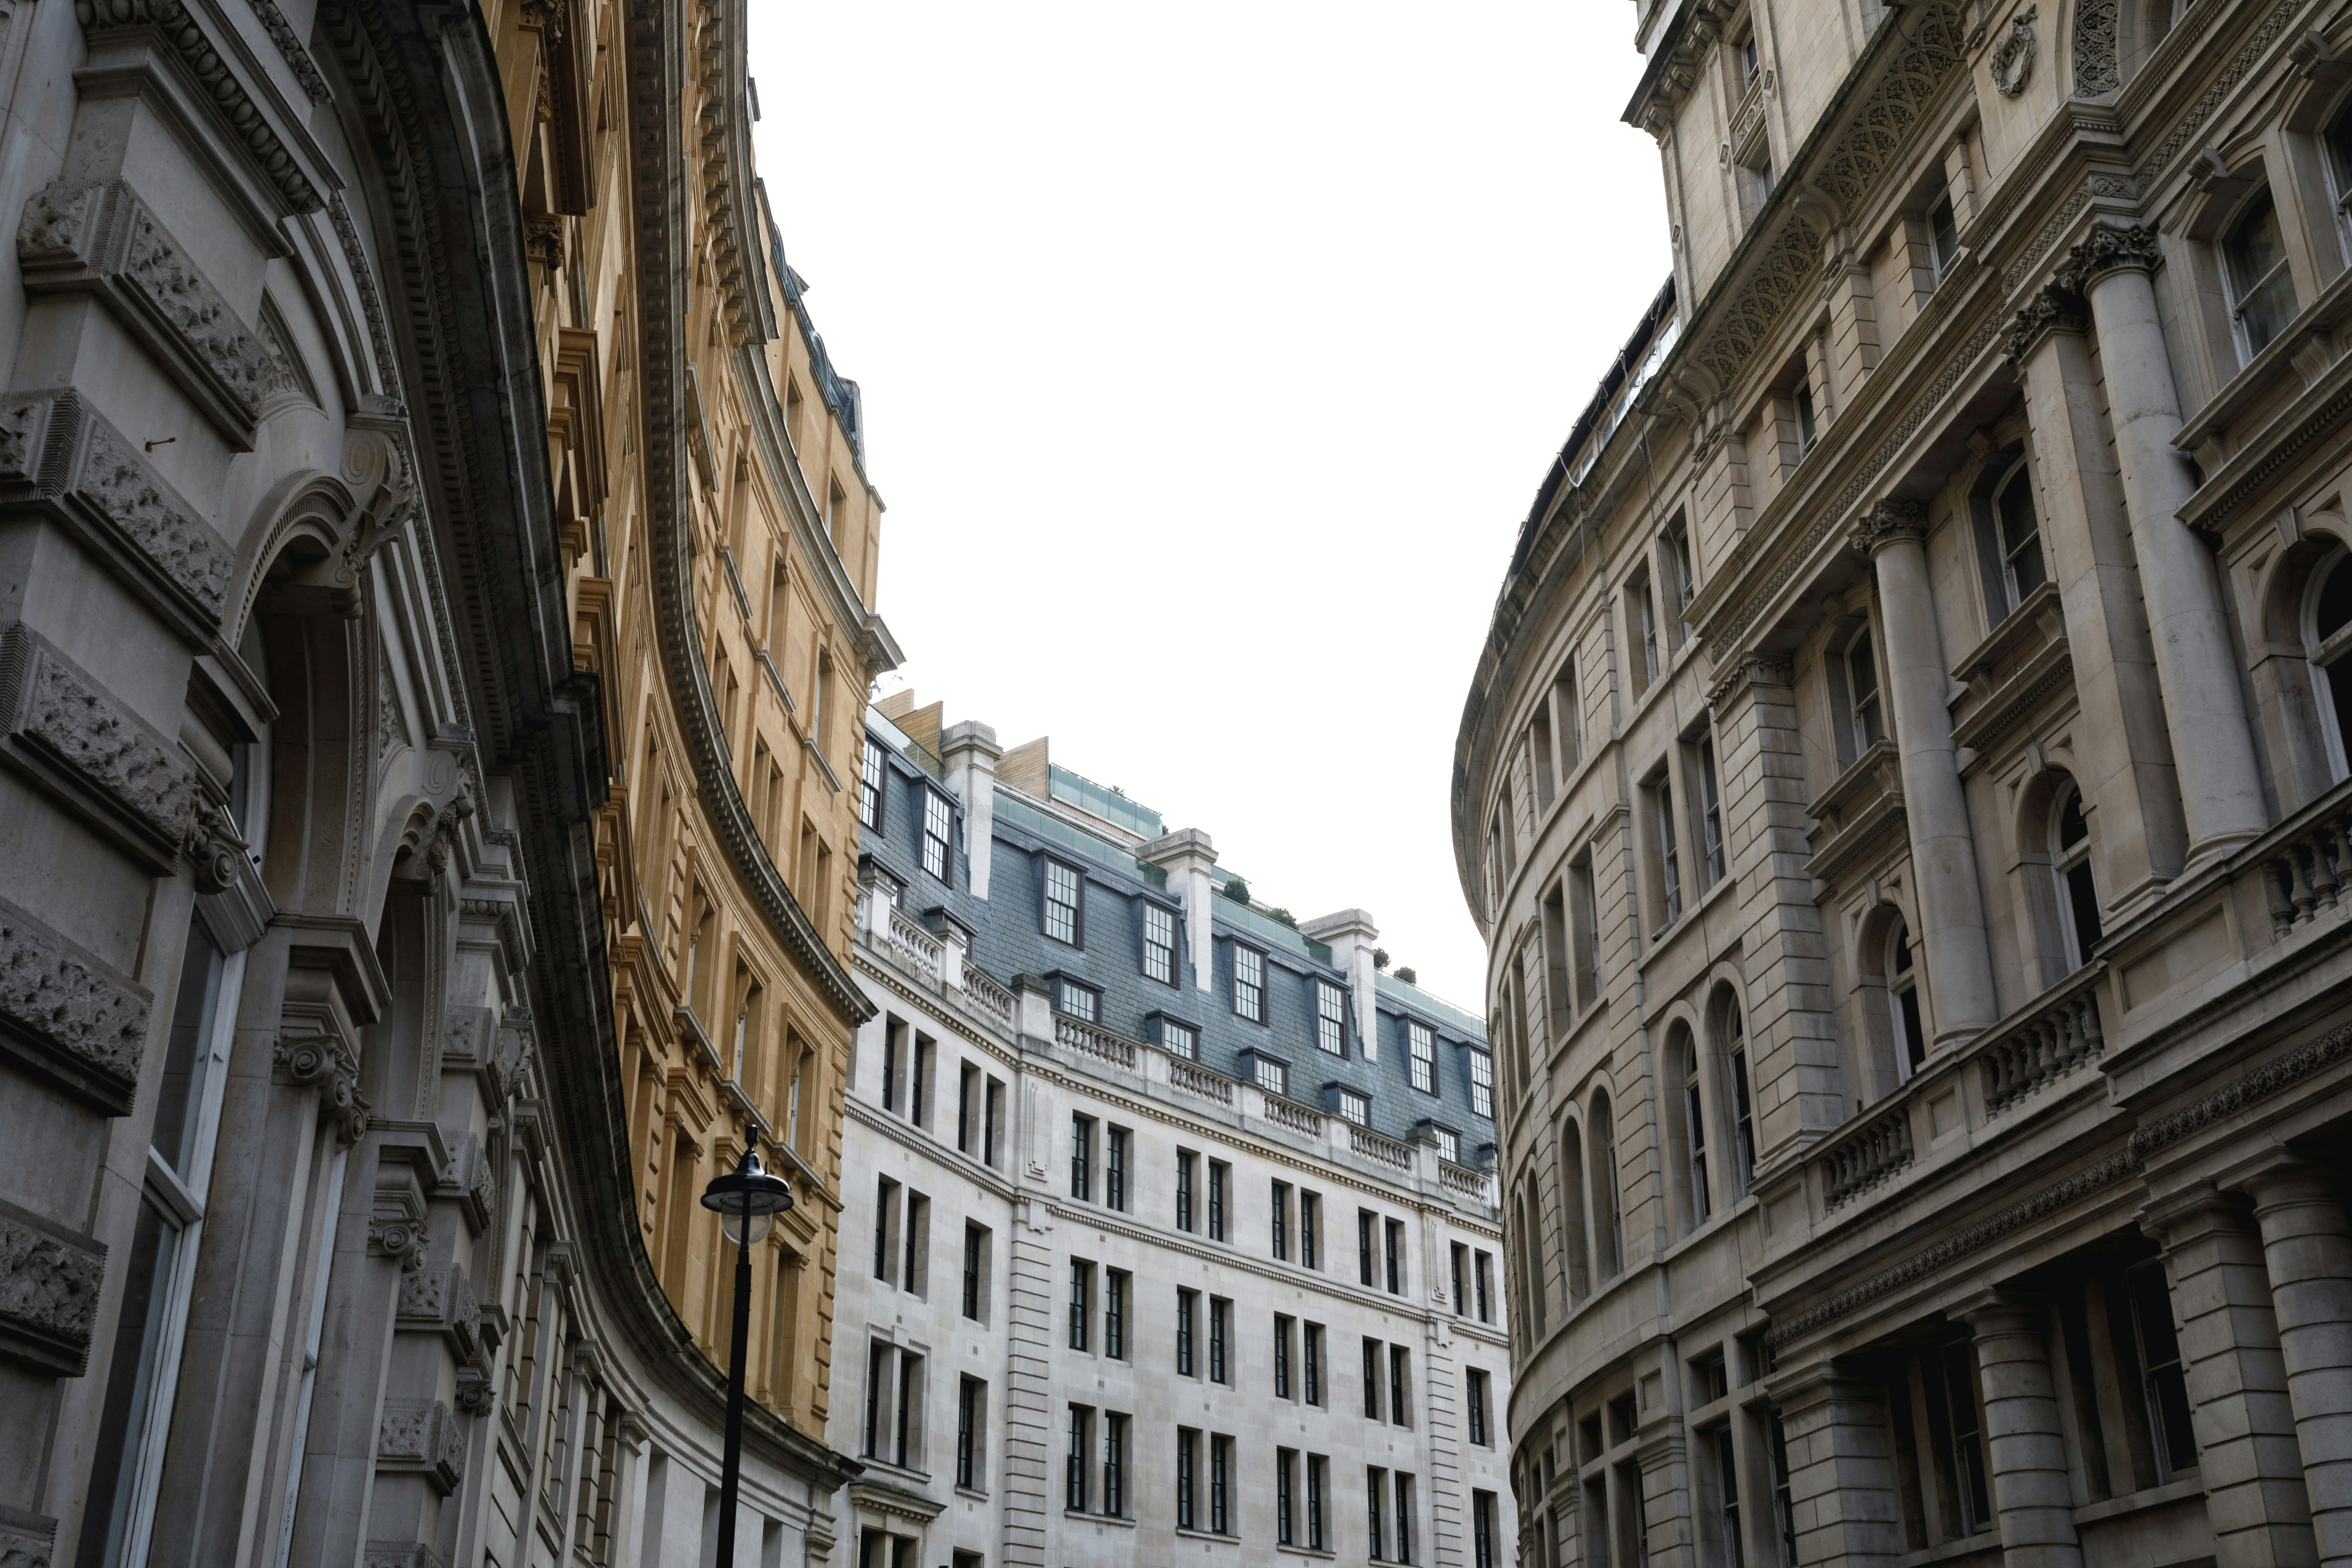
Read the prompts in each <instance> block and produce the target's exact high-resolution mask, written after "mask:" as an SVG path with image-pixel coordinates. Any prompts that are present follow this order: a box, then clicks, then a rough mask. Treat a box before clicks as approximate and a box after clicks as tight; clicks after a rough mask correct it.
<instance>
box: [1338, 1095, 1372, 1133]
mask: <svg viewBox="0 0 2352 1568" xmlns="http://www.w3.org/2000/svg"><path fill="white" fill-rule="evenodd" d="M1339 1115H1340V1117H1341V1118H1342V1119H1343V1120H1345V1121H1352V1122H1354V1123H1355V1124H1356V1125H1357V1126H1359V1127H1370V1125H1371V1124H1372V1102H1371V1101H1370V1100H1366V1099H1365V1098H1364V1097H1363V1096H1362V1095H1360V1094H1358V1093H1357V1092H1356V1091H1355V1090H1354V1089H1341V1090H1339Z"/></svg>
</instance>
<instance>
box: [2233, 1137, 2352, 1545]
mask: <svg viewBox="0 0 2352 1568" xmlns="http://www.w3.org/2000/svg"><path fill="white" fill-rule="evenodd" d="M2247 1186H2248V1187H2250V1188H2251V1189H2252V1192H2253V1194H2254V1219H2255V1221H2256V1223H2257V1224H2259V1225H2260V1226H2262V1234H2263V1263H2264V1265H2265V1266H2266V1267H2267V1268H2268V1269H2269V1271H2270V1280H2271V1307H2272V1310H2273V1315H2274V1316H2275V1317H2276V1319H2277V1320H2278V1337H2279V1352H2280V1356H2281V1359H2282V1360H2283V1361H2284V1363H2285V1367H2286V1391H2287V1399H2288V1403H2289V1404H2290V1405H2293V1407H2294V1432H2295V1438H2296V1441H2297V1444H2298V1446H2299V1447H2301V1448H2302V1450H2303V1485H2304V1490H2305V1495H2306V1498H2307V1500H2308V1501H2309V1502H2310V1504H2311V1529H2312V1534H2313V1536H2314V1537H2315V1539H2316V1541H2317V1543H2318V1547H2319V1561H2320V1562H2321V1563H2326V1564H2328V1565H2329V1568H2340V1565H2342V1564H2347V1563H2352V1226H2347V1223H2346V1219H2345V1213H2344V1205H2343V1203H2342V1202H2341V1201H2340V1200H2339V1199H2338V1198H2337V1197H2336V1191H2335V1188H2334V1186H2333V1184H2331V1183H2330V1182H2329V1181H2328V1179H2327V1178H2326V1175H2324V1174H2323V1173H2320V1172H2318V1171H2315V1170H2314V1169H2312V1168H2310V1167H2309V1166H2305V1165H2300V1164H2287V1165H2282V1166H2279V1167H2275V1168H2273V1169H2272V1170H2269V1171H2265V1172H2263V1173H2262V1174H2261V1175H2259V1176H2256V1177H2254V1178H2253V1179H2252V1180H2251V1181H2249V1182H2248V1183H2247Z"/></svg>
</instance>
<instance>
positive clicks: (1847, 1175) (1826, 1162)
mask: <svg viewBox="0 0 2352 1568" xmlns="http://www.w3.org/2000/svg"><path fill="white" fill-rule="evenodd" d="M1815 1159H1816V1161H1817V1163H1819V1164H1820V1165H1821V1167H1822V1171H1823V1173H1824V1187H1825V1190H1824V1194H1823V1196H1824V1203H1825V1206H1827V1207H1829V1208H1836V1207H1837V1206H1838V1205H1841V1204H1843V1203H1845V1202H1846V1201H1848V1200H1849V1199H1851V1198H1853V1197H1854V1196H1856V1195H1858V1194H1862V1193H1864V1192H1867V1191H1869V1190H1870V1189H1871V1188H1872V1187H1874V1186H1876V1185H1877V1184H1879V1183H1881V1182H1883V1181H1885V1180H1886V1179H1887V1178H1888V1177H1889V1176H1892V1175H1893V1174H1895V1173H1896V1172H1897V1171H1900V1170H1901V1169H1903V1167H1905V1166H1906V1165H1908V1164H1909V1163H1911V1106H1910V1103H1909V1101H1908V1100H1901V1101H1898V1102H1897V1103H1896V1104H1895V1107H1894V1108H1893V1109H1892V1110H1885V1111H1882V1112H1880V1113H1879V1114H1877V1115H1875V1116H1873V1117H1870V1118H1868V1119H1867V1120H1866V1121H1864V1122H1863V1124H1862V1125H1861V1126H1860V1127H1858V1128H1856V1129H1855V1130H1854V1131H1852V1132H1849V1133H1847V1134H1846V1135H1845V1136H1844V1137H1843V1138H1840V1139H1838V1140H1837V1141H1836V1142H1832V1144H1830V1145H1829V1147H1828V1148H1827V1149H1825V1150H1823V1151H1822V1153H1820V1154H1819V1155H1817V1156H1815Z"/></svg>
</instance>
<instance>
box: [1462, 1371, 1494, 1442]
mask: <svg viewBox="0 0 2352 1568" xmlns="http://www.w3.org/2000/svg"><path fill="white" fill-rule="evenodd" d="M1464 1375H1465V1378H1466V1379H1467V1381H1468V1383H1469V1390H1468V1394H1467V1396H1466V1397H1465V1401H1464V1403H1465V1404H1466V1405H1468V1406H1469V1411H1470V1441H1472V1442H1473V1443H1475V1444H1477V1445H1478V1446H1479V1447H1482V1448H1483V1447H1488V1446H1489V1445H1490V1442H1491V1440H1490V1439H1489V1438H1488V1437H1487V1436H1486V1373H1483V1372H1480V1371H1479V1370H1478V1369H1477V1368H1476V1367H1472V1368H1471V1369H1470V1370H1469V1371H1468V1372H1467V1373H1465V1374H1464Z"/></svg>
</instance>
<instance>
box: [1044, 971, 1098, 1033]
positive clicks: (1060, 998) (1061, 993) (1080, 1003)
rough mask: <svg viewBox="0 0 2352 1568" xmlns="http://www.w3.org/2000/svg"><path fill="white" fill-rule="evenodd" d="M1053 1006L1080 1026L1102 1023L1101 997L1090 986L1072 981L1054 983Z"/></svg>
mask: <svg viewBox="0 0 2352 1568" xmlns="http://www.w3.org/2000/svg"><path fill="white" fill-rule="evenodd" d="M1054 1005H1055V1006H1056V1007H1058V1008H1060V1009H1061V1010H1062V1011H1063V1012H1065V1013H1067V1014H1068V1015H1069V1016H1071V1017H1073V1018H1076V1020H1077V1021H1078V1022H1079V1023H1081V1024H1098V1023H1100V1022H1102V995H1101V993H1099V992H1097V990H1096V989H1095V988H1094V987H1093V986H1091V985H1080V984H1077V983H1076V981H1072V980H1056V981H1055V982H1054Z"/></svg>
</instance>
